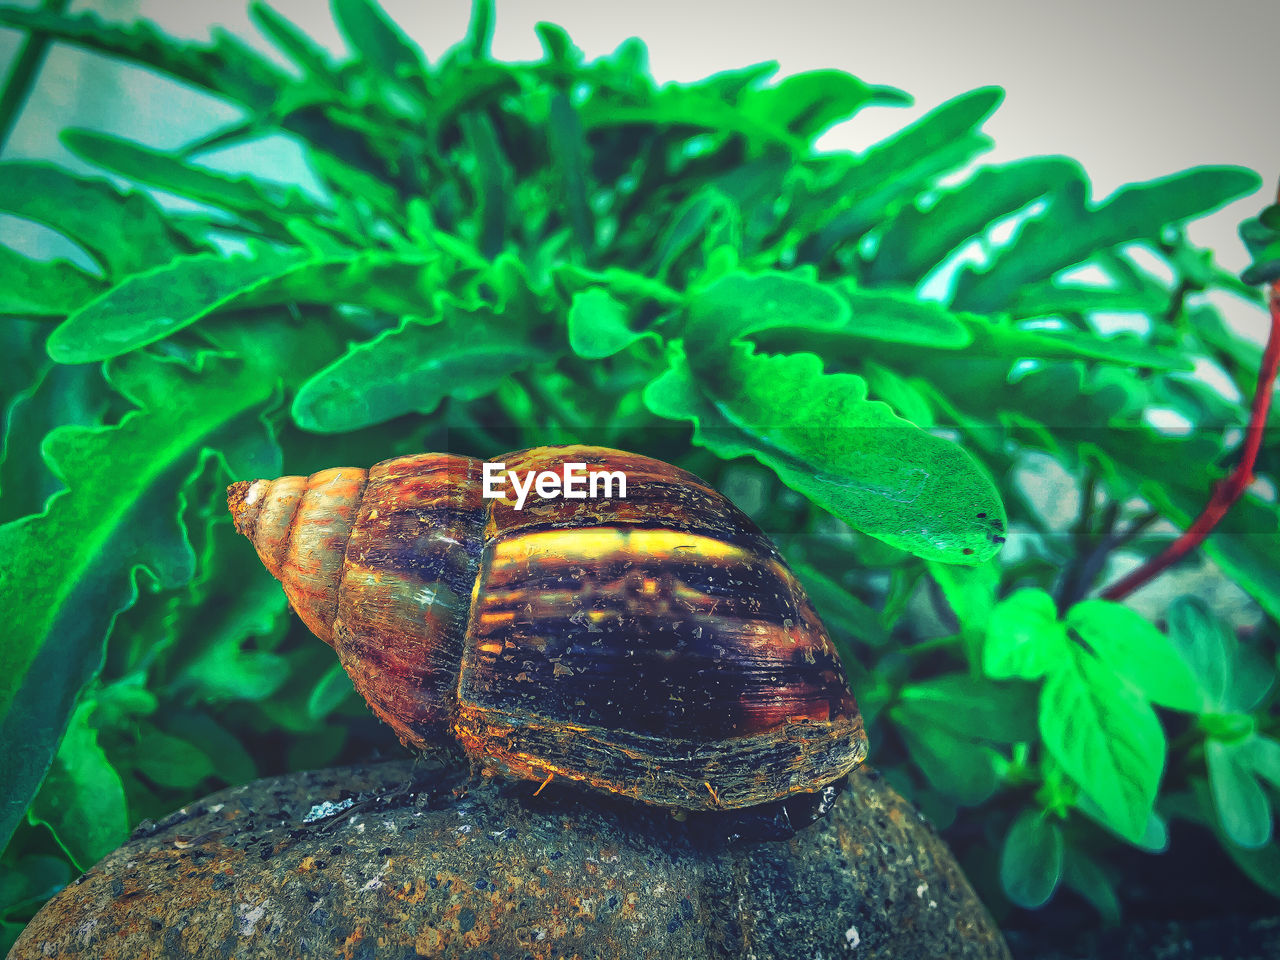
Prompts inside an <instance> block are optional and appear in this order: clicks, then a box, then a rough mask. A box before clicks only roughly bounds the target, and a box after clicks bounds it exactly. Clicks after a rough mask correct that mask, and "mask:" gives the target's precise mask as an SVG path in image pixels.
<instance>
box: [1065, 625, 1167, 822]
mask: <svg viewBox="0 0 1280 960" xmlns="http://www.w3.org/2000/svg"><path fill="white" fill-rule="evenodd" d="M1040 736H1041V737H1042V738H1043V739H1044V744H1045V747H1046V749H1047V750H1048V751H1049V753H1050V754H1051V755H1052V756H1053V758H1054V759H1055V760H1056V761H1057V762H1058V763H1059V765H1060V766H1061V767H1062V768H1063V769H1064V770H1065V771H1066V772H1067V773H1068V774H1069V775H1070V776H1071V779H1073V780H1074V781H1075V782H1076V783H1077V784H1079V785H1080V789H1081V790H1082V791H1084V792H1085V793H1086V794H1087V795H1088V796H1089V797H1090V799H1092V800H1093V801H1094V803H1096V804H1097V806H1098V808H1099V810H1100V811H1101V812H1102V814H1103V816H1104V817H1105V818H1106V821H1107V823H1108V824H1109V825H1110V826H1111V828H1112V829H1113V830H1115V831H1116V832H1117V833H1119V834H1120V835H1121V836H1122V837H1124V838H1125V839H1127V840H1130V841H1133V842H1137V841H1138V840H1140V839H1141V838H1142V836H1143V834H1144V832H1145V830H1146V826H1147V820H1148V819H1149V817H1150V815H1151V811H1152V807H1153V804H1154V803H1155V796H1156V787H1157V785H1158V784H1159V782H1160V773H1161V771H1162V770H1163V769H1164V761H1165V739H1164V731H1163V730H1162V729H1161V727H1160V721H1159V720H1158V719H1156V715H1155V712H1154V711H1153V710H1152V709H1151V707H1150V705H1149V704H1147V702H1146V701H1145V700H1143V699H1142V698H1141V697H1140V696H1139V695H1138V694H1136V693H1134V692H1133V691H1132V690H1130V689H1129V688H1128V687H1127V686H1125V685H1124V684H1123V683H1122V682H1121V681H1120V680H1119V679H1118V678H1117V677H1116V675H1115V674H1114V673H1113V672H1112V671H1111V668H1110V667H1108V666H1107V665H1105V664H1103V663H1102V662H1101V661H1099V660H1098V659H1097V658H1095V657H1094V656H1093V655H1091V654H1089V653H1086V652H1085V651H1083V650H1080V649H1076V648H1074V647H1072V648H1071V651H1070V656H1069V657H1068V658H1067V659H1066V660H1064V661H1062V662H1060V663H1059V665H1058V666H1057V668H1056V669H1055V670H1053V671H1052V672H1051V673H1050V674H1049V678H1048V680H1047V681H1046V682H1045V685H1044V689H1043V691H1042V692H1041V697H1040Z"/></svg>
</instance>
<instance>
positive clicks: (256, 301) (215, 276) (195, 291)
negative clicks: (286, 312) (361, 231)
mask: <svg viewBox="0 0 1280 960" xmlns="http://www.w3.org/2000/svg"><path fill="white" fill-rule="evenodd" d="M429 262H430V261H429V259H427V258H425V257H423V256H421V255H418V254H407V255H399V254H388V253H385V252H382V251H374V252H369V253H361V252H358V251H344V252H342V253H339V254H336V255H333V256H326V257H312V256H308V255H307V254H305V253H304V252H303V251H300V250H297V249H287V250H278V249H275V248H272V247H266V246H255V247H254V249H253V252H252V255H250V256H230V257H227V256H223V255H221V254H200V255H197V256H194V257H182V258H179V259H176V260H174V261H172V262H170V263H167V264H165V265H164V266H162V267H157V268H156V269H154V270H150V271H148V272H146V273H140V274H135V275H134V276H131V277H128V278H126V279H125V280H124V281H123V282H121V283H119V284H117V285H116V286H114V287H112V288H111V289H110V290H108V291H107V292H106V293H104V294H103V295H102V296H100V297H98V298H97V299H95V300H92V301H90V302H89V303H87V304H85V305H84V307H82V308H81V309H80V310H78V311H76V312H75V313H74V314H72V315H71V316H70V317H68V318H67V320H66V322H65V323H63V324H62V325H61V326H60V327H58V329H57V330H55V331H54V332H53V333H52V334H51V335H50V336H49V343H48V350H49V356H51V357H53V359H54V360H56V361H58V362H59V363H89V362H92V361H95V360H102V359H105V358H108V357H116V356H120V355H121V354H124V353H128V352H129V351H131V350H136V349H137V348H138V347H141V346H145V345H146V344H149V343H155V342H156V341H157V340H162V339H164V338H165V337H168V336H170V335H171V334H173V333H176V332H177V331H179V330H182V329H185V328H186V327H189V326H190V325H191V324H193V323H196V322H198V321H199V320H201V319H203V318H204V317H206V316H209V315H210V314H212V313H215V312H216V311H219V310H224V309H232V308H242V307H264V306H273V305H277V304H281V303H290V302H322V303H327V304H333V303H352V304H362V305H365V306H370V307H374V308H378V309H397V308H398V309H400V310H412V309H414V308H417V309H419V310H423V311H424V312H425V311H429V309H430V307H431V300H430V292H429V290H428V288H427V281H426V278H425V276H424V275H423V269H424V268H425V267H426V265H427V264H428V263H429Z"/></svg>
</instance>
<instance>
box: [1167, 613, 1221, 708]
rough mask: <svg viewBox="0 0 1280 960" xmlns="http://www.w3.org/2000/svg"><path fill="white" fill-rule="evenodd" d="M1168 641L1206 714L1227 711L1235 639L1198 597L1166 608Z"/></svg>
mask: <svg viewBox="0 0 1280 960" xmlns="http://www.w3.org/2000/svg"><path fill="white" fill-rule="evenodd" d="M1167 618H1168V623H1169V640H1170V642H1171V643H1172V644H1173V646H1174V648H1175V649H1176V650H1177V651H1178V652H1179V653H1180V654H1181V656H1182V658H1183V660H1184V661H1185V662H1186V663H1187V666H1188V668H1189V670H1190V672H1191V674H1192V676H1193V677H1194V678H1195V680H1196V685H1197V686H1198V687H1199V690H1200V704H1199V705H1200V707H1201V708H1202V709H1204V710H1205V711H1206V712H1224V711H1227V710H1229V709H1230V706H1229V703H1230V701H1231V686H1232V679H1233V676H1232V675H1233V673H1234V667H1235V659H1236V646H1237V644H1236V637H1235V634H1234V633H1232V632H1231V630H1230V629H1228V628H1227V627H1226V625H1225V624H1223V623H1222V622H1221V621H1220V620H1218V618H1217V617H1215V616H1214V615H1213V613H1212V612H1211V611H1210V610H1209V608H1208V607H1207V606H1206V605H1205V603H1204V601H1202V600H1200V599H1199V598H1197V597H1190V596H1184V597H1179V598H1178V599H1176V600H1174V601H1173V603H1172V604H1170V605H1169V612H1168V615H1167Z"/></svg>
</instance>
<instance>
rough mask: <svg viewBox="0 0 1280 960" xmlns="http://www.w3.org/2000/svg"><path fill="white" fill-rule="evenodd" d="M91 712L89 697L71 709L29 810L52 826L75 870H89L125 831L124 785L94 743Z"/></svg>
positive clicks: (31, 815) (34, 819) (35, 819)
mask: <svg viewBox="0 0 1280 960" xmlns="http://www.w3.org/2000/svg"><path fill="white" fill-rule="evenodd" d="M93 711H94V705H93V703H92V701H90V702H86V703H82V704H80V706H78V707H77V708H76V710H75V713H74V714H73V715H72V717H71V721H70V723H69V724H68V725H67V732H66V735H65V736H64V737H63V738H62V742H61V743H60V744H59V745H58V753H57V756H56V757H54V760H53V765H52V766H51V767H50V768H49V773H48V776H46V777H45V779H44V783H43V785H41V787H40V792H39V793H38V794H37V795H36V797H35V799H34V800H33V801H32V803H31V809H30V811H29V813H28V819H30V821H31V822H32V823H43V824H45V825H46V826H48V828H49V829H50V830H52V831H53V835H54V837H55V838H56V839H57V841H58V845H59V846H61V847H62V849H63V850H65V851H66V852H67V855H68V856H69V857H71V859H72V861H73V862H74V863H75V865H76V867H77V868H78V869H80V870H87V869H89V867H91V866H92V865H93V864H95V863H97V862H98V861H99V860H101V859H102V858H103V857H105V856H106V855H107V854H108V853H110V852H111V851H112V850H114V849H115V848H116V847H118V846H119V845H120V844H121V843H123V842H124V839H125V837H126V836H128V834H129V816H128V811H127V809H126V805H125V796H124V785H123V784H122V783H121V782H120V775H119V774H118V773H116V770H115V767H113V766H112V765H111V761H110V760H108V759H107V755H106V754H105V753H103V752H102V748H101V747H100V746H98V732H97V730H96V729H95V728H94V727H93V726H92V724H91V723H90V720H91V719H92V716H93ZM6 769H11V768H8V767H6Z"/></svg>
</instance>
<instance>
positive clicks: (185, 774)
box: [133, 724, 213, 790]
mask: <svg viewBox="0 0 1280 960" xmlns="http://www.w3.org/2000/svg"><path fill="white" fill-rule="evenodd" d="M133 763H134V766H135V767H136V769H137V770H138V772H140V773H141V774H142V775H143V776H145V777H147V778H148V779H149V780H153V781H154V782H155V783H157V784H159V785H160V786H162V787H173V788H175V789H178V790H190V789H191V788H193V787H195V786H196V784H198V783H199V782H200V781H201V780H203V779H204V778H205V777H208V776H211V775H212V774H213V761H212V760H210V759H209V756H208V754H206V753H205V752H204V751H203V750H201V749H199V748H198V747H196V746H195V745H194V744H192V743H188V742H187V741H186V740H183V739H181V738H179V737H173V736H170V735H169V734H167V733H165V732H163V731H162V730H158V729H156V728H155V727H152V726H151V725H150V724H147V725H146V726H144V727H143V728H142V732H141V734H140V735H139V737H138V743H137V746H136V749H135V751H134V753H133Z"/></svg>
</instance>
